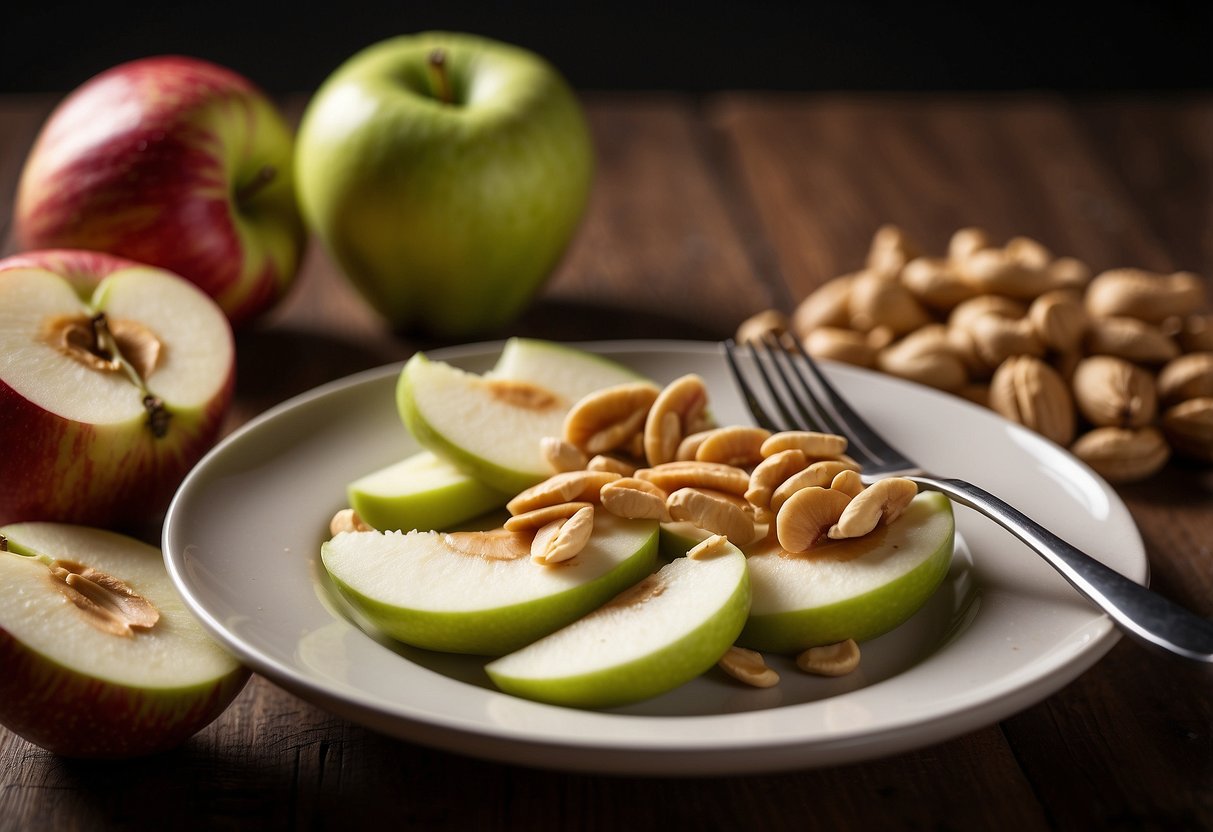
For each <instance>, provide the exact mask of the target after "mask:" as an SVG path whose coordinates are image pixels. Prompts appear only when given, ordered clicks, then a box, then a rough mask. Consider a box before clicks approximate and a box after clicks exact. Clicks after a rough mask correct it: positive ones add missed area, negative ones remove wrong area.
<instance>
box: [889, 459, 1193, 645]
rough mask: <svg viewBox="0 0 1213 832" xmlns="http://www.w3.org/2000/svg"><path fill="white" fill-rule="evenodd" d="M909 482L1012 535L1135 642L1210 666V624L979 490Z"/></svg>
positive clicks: (927, 480)
mask: <svg viewBox="0 0 1213 832" xmlns="http://www.w3.org/2000/svg"><path fill="white" fill-rule="evenodd" d="M907 478H908V479H911V480H913V481H914V482H916V483H918V485H919V487H921V488H925V489H928V490H930V491H939V492H942V493H944V494H946V495H948V496H949V497H951V498H952V499H953V500H955V501H956V502H958V503H960V504H961V505H964V506H968V507H969V508H971V509H974V510H976V511H978V512H980V513H981V514H984V515H985V516H986V517H989V518H990V519H991V520H993V521H994V522H995V523H997V524H998V525H1000V526H1002V527H1003V528H1004V529H1006V530H1007V531H1009V532H1010V533H1011V534H1013V535H1015V536H1016V537H1017V538H1019V539H1020V540H1022V541H1023V542H1024V543H1026V544H1027V545H1028V546H1029V547H1030V548H1031V549H1032V550H1033V551H1034V552H1036V554H1038V555H1040V556H1041V557H1042V558H1044V559H1045V560H1046V561H1048V562H1049V564H1050V565H1051V566H1052V567H1053V568H1054V569H1056V570H1057V571H1058V572H1060V573H1061V574H1062V577H1064V578H1065V579H1066V580H1067V581H1069V582H1070V583H1071V584H1072V585H1073V586H1074V588H1075V589H1077V590H1078V591H1079V592H1080V593H1082V594H1083V595H1085V596H1086V597H1087V598H1088V599H1090V600H1091V601H1093V602H1094V603H1095V605H1096V606H1098V607H1099V608H1100V609H1102V610H1103V611H1104V612H1106V613H1107V614H1108V616H1109V617H1110V618H1111V619H1112V620H1113V621H1115V622H1116V624H1117V626H1119V627H1120V628H1121V630H1123V631H1124V632H1125V633H1127V634H1128V635H1129V636H1131V637H1133V638H1134V639H1136V640H1137V641H1140V642H1142V643H1143V644H1146V645H1148V646H1151V647H1155V648H1160V649H1162V650H1164V651H1167V652H1169V653H1173V654H1175V655H1178V656H1182V657H1184V658H1187V659H1193V660H1195V661H1200V662H1213V622H1210V621H1207V620H1205V619H1203V618H1201V617H1199V616H1197V615H1194V614H1192V613H1190V612H1188V611H1187V610H1185V609H1184V608H1183V607H1180V606H1179V605H1177V604H1174V603H1172V602H1171V601H1168V600H1167V599H1166V598H1164V597H1162V596H1161V595H1159V594H1158V593H1155V592H1151V591H1150V590H1148V589H1146V588H1145V587H1144V586H1141V585H1140V584H1137V583H1135V582H1134V581H1131V580H1129V579H1128V578H1126V577H1124V576H1123V575H1121V574H1120V573H1119V572H1116V571H1114V570H1112V569H1109V568H1108V567H1107V566H1104V565H1103V564H1102V563H1100V562H1099V561H1097V560H1095V559H1094V558H1092V557H1091V556H1090V555H1088V554H1086V553H1085V552H1083V551H1081V550H1080V549H1078V548H1076V547H1074V546H1072V545H1070V544H1069V543H1067V542H1066V541H1064V540H1062V539H1061V538H1060V537H1058V536H1057V535H1055V534H1053V533H1052V532H1051V531H1049V530H1048V529H1046V528H1044V527H1043V526H1041V525H1040V524H1039V523H1037V522H1036V521H1035V520H1033V519H1032V518H1030V517H1028V516H1027V515H1026V514H1024V513H1023V512H1022V511H1020V510H1019V509H1017V508H1015V507H1014V506H1012V505H1010V504H1009V503H1007V502H1005V501H1004V500H1002V499H1000V498H998V497H995V496H994V495H993V494H991V493H990V492H988V491H986V490H985V489H983V488H979V487H978V486H976V485H973V484H972V483H969V482H965V481H964V480H957V479H938V478H935V477H931V476H909V477H907Z"/></svg>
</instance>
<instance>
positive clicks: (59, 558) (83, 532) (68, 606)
mask: <svg viewBox="0 0 1213 832" xmlns="http://www.w3.org/2000/svg"><path fill="white" fill-rule="evenodd" d="M0 540H2V541H4V542H3V544H2V545H0V667H3V668H4V672H3V673H0V723H3V724H4V725H5V726H6V727H8V728H9V729H10V730H12V731H13V732H14V733H16V734H18V735H20V736H21V737H24V738H25V739H27V740H29V741H30V742H32V743H35V744H36V745H39V746H41V747H43V748H45V749H47V750H49V751H52V752H54V753H56V754H61V755H64V756H70V757H130V756H136V755H142V754H151V753H155V752H158V751H164V750H167V749H170V748H173V747H175V746H177V745H180V744H181V743H182V742H184V741H185V740H186V739H188V738H189V737H191V736H193V735H194V734H195V733H197V732H198V731H200V730H201V729H202V728H203V727H205V726H206V725H208V724H209V723H210V722H211V721H213V720H214V719H215V718H216V717H218V716H219V714H221V713H222V712H223V711H224V710H225V709H226V708H227V706H228V705H229V704H230V703H231V701H232V700H233V699H234V698H235V697H236V695H237V694H238V693H239V692H240V690H241V689H242V688H243V687H244V684H245V682H246V681H247V680H248V676H249V674H248V671H247V670H246V669H244V668H243V667H242V666H240V665H239V664H238V663H237V662H236V660H235V659H233V658H232V657H231V656H230V655H228V654H227V653H226V652H224V651H223V650H222V649H221V648H220V647H219V646H218V645H217V644H215V642H213V641H212V640H211V639H210V638H209V637H208V636H207V635H206V633H205V632H204V631H203V629H202V627H201V625H200V624H198V622H197V621H196V620H195V619H194V618H193V616H192V615H191V614H190V613H189V610H188V609H187V607H186V606H185V603H184V601H182V599H181V598H180V596H179V595H178V594H177V592H176V591H175V589H174V588H173V585H172V582H171V580H170V579H169V576H168V573H167V572H166V571H165V569H164V563H163V560H162V558H161V554H160V551H159V550H158V549H155V548H153V547H151V546H148V545H146V544H144V543H140V542H139V541H137V540H134V539H132V538H128V537H123V536H121V535H118V534H114V533H112V532H107V531H102V530H99V529H91V528H86V527H82V526H70V525H64V524H57V523H19V524H13V525H8V526H4V527H0ZM68 576H71V577H70V580H72V583H73V585H71V586H69V584H68V583H67V581H66V580H65V579H66V578H68ZM102 576H109V579H107V578H104V577H102ZM80 578H84V579H85V580H84V581H81V580H79V579H80ZM112 579H116V580H117V581H118V582H120V584H121V586H122V587H124V588H125V589H124V590H123V591H117V590H115V587H114V585H113V583H112ZM128 592H129V593H131V594H132V595H134V596H135V597H136V598H138V599H140V602H141V603H138V604H136V603H135V602H134V601H132V599H131V597H130V596H129V595H127V594H126V593H128ZM81 598H83V599H84V600H81ZM149 610H151V612H149ZM115 611H118V612H115ZM132 622H134V623H132Z"/></svg>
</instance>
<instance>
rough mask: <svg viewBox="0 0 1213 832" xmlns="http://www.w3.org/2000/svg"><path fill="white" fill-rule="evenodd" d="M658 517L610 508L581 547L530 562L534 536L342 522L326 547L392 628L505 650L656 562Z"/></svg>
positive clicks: (380, 621)
mask: <svg viewBox="0 0 1213 832" xmlns="http://www.w3.org/2000/svg"><path fill="white" fill-rule="evenodd" d="M656 554H657V523H656V522H655V521H648V520H623V519H620V518H618V517H613V516H611V515H609V514H607V513H606V512H599V513H598V515H597V516H596V517H595V521H594V531H593V534H592V535H591V537H590V539H589V542H588V543H587V544H586V546H585V548H584V549H582V550H581V551H580V552H579V553H578V554H577V555H576V556H575V557H573V558H572V559H570V560H567V561H563V562H561V563H559V564H555V565H551V566H545V565H540V564H537V563H534V562H532V559H531V551H530V537H529V535H524V534H515V533H510V532H506V531H505V530H503V529H499V530H496V531H493V532H487V533H483V532H481V533H477V532H458V533H453V534H447V533H442V532H417V531H413V532H409V533H407V534H405V533H401V532H387V533H382V532H343V533H341V534H338V535H337V536H336V537H334V538H333V539H332V540H330V541H328V542H327V543H325V544H324V545H323V546H322V547H321V559H322V560H323V562H324V566H325V569H327V570H328V573H329V575H330V576H332V578H333V581H334V582H335V583H336V585H337V588H338V589H339V590H340V591H341V593H342V594H343V595H344V596H345V597H346V598H347V599H348V600H349V601H350V603H351V604H353V605H354V606H355V607H356V608H357V609H358V610H359V611H360V612H361V613H362V614H364V615H365V616H366V617H367V618H368V619H369V620H370V621H371V622H372V623H373V624H374V625H375V626H376V627H378V628H379V629H380V630H382V631H383V632H384V633H385V634H387V635H389V636H391V637H392V638H395V639H398V640H400V641H403V642H405V643H406V644H411V645H413V646H415V647H424V648H428V649H431V650H442V651H446V652H450V653H472V654H478V655H489V656H499V655H501V654H503V653H508V652H509V651H511V650H516V649H517V648H519V647H521V646H522V645H524V644H528V643H529V642H532V641H534V640H536V639H538V638H541V637H542V636H544V635H546V634H548V633H550V632H552V631H553V630H557V629H559V628H560V627H563V626H565V625H566V624H568V623H570V622H572V621H575V620H576V619H577V618H579V617H581V616H583V615H585V614H586V613H588V612H589V611H591V610H593V609H594V608H595V607H597V606H599V605H600V604H602V603H604V602H606V601H607V600H609V599H610V598H611V597H613V596H614V595H616V594H617V593H619V592H620V591H621V590H623V589H624V588H625V587H628V586H631V585H632V584H634V583H636V582H637V581H640V580H641V579H642V578H644V576H646V575H648V574H649V573H650V572H651V571H652V570H653V568H654V564H655V561H656Z"/></svg>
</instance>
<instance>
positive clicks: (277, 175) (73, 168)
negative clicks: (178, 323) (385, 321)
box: [14, 56, 306, 325]
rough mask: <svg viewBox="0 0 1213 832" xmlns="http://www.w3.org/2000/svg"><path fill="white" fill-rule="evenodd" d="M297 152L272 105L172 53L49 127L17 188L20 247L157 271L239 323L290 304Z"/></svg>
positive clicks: (129, 71) (299, 248)
mask: <svg viewBox="0 0 1213 832" xmlns="http://www.w3.org/2000/svg"><path fill="white" fill-rule="evenodd" d="M293 147H294V140H293V137H292V134H291V131H290V128H289V127H288V126H287V124H286V123H285V121H284V120H283V119H282V117H281V115H280V114H279V113H278V111H277V110H276V109H275V107H274V106H273V104H272V103H271V102H270V101H269V99H268V98H266V96H265V95H264V93H262V92H261V91H260V90H258V89H257V88H256V87H255V86H253V84H252V83H251V82H250V81H248V79H246V78H243V77H241V76H240V75H238V74H236V73H234V72H232V71H230V70H228V69H225V68H223V67H220V66H216V65H214V64H211V63H208V62H206V61H201V60H197V59H194V58H185V57H174V56H166V57H155V58H145V59H142V60H137V61H132V62H130V63H126V64H122V65H121V66H117V67H114V68H112V69H110V70H107V71H106V72H103V73H101V74H100V75H98V76H96V77H94V78H92V79H91V80H89V81H87V82H86V83H84V84H83V85H82V86H80V87H79V88H77V89H76V90H75V91H74V92H72V93H71V94H70V95H68V97H67V98H66V99H65V100H64V101H63V102H62V103H61V104H60V105H59V106H58V107H57V108H56V109H55V111H54V112H53V113H52V114H51V116H50V118H49V119H48V120H47V122H46V124H45V126H44V127H43V129H42V131H41V133H40V134H39V136H38V138H37V140H36V141H35V143H34V146H33V148H32V150H31V151H30V155H29V158H28V159H27V160H26V163H25V167H24V169H23V171H22V174H21V180H20V183H19V186H18V192H17V202H16V207H15V210H14V227H15V230H16V238H17V240H18V244H19V246H20V247H21V248H29V249H35V248H59V247H70V248H83V249H92V250H97V251H104V252H108V253H111V254H115V255H119V256H122V257H127V258H130V259H132V260H136V261H139V262H142V263H148V264H150V265H155V266H160V267H162V268H165V269H167V270H169V271H172V272H174V273H176V274H180V275H182V276H184V277H186V278H187V279H189V280H191V281H193V282H194V283H196V284H197V285H198V286H199V287H201V288H202V289H203V290H204V291H205V292H206V293H207V294H209V295H210V296H211V297H213V298H214V299H215V300H216V301H217V302H218V303H219V305H220V306H221V307H222V308H223V310H224V311H225V312H226V313H227V315H228V316H229V317H230V319H231V320H232V322H233V324H235V325H239V324H242V323H244V322H246V321H248V320H250V319H251V318H252V317H254V316H255V315H257V314H259V313H261V312H262V311H264V310H265V309H267V308H269V306H270V305H271V304H273V303H274V302H275V301H276V300H277V299H278V298H279V297H280V296H281V295H282V294H283V292H284V291H285V289H286V287H287V286H288V284H289V283H290V282H291V281H292V279H293V278H294V275H295V272H296V270H297V269H298V266H299V262H300V258H301V256H302V253H303V248H304V245H305V243H306V231H305V228H304V225H303V220H302V218H301V217H300V214H299V210H298V208H297V207H296V204H295V189H294V173H293V152H294V151H293Z"/></svg>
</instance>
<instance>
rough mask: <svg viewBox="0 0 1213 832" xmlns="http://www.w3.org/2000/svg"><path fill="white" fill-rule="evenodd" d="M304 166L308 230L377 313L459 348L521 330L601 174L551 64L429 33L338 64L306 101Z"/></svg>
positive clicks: (299, 170) (300, 152)
mask: <svg viewBox="0 0 1213 832" xmlns="http://www.w3.org/2000/svg"><path fill="white" fill-rule="evenodd" d="M435 50H441V51H442V53H443V54H444V55H445V64H444V66H445V72H446V76H447V78H448V81H449V90H450V99H451V100H450V102H449V103H448V102H446V101H444V100H442V98H441V94H440V92H439V90H438V88H437V86H436V84H435V81H434V75H433V74H432V70H431V67H430V63H429V62H430V56H431V55H432V54H433V53H434V52H435ZM296 165H297V167H296V177H297V180H298V183H299V198H300V204H301V207H302V210H303V214H304V218H305V220H306V221H307V223H308V225H309V226H310V227H311V228H312V229H313V230H314V231H315V232H316V234H317V236H318V237H319V238H320V240H321V241H322V243H323V244H324V246H325V247H326V248H327V249H328V251H329V252H330V253H331V254H332V256H333V257H334V259H335V260H336V261H337V262H338V263H339V264H340V265H341V267H342V269H343V270H344V271H345V273H346V274H347V275H348V277H349V278H350V280H351V281H352V282H353V284H354V286H355V287H357V289H358V290H359V291H360V292H361V293H362V294H363V295H364V296H365V297H366V299H367V300H368V302H369V303H370V304H371V305H372V306H373V307H374V308H375V309H376V310H378V311H379V312H380V313H381V314H382V315H383V316H384V317H385V318H387V319H388V321H389V322H391V323H392V324H393V325H394V326H395V327H396V328H397V329H401V330H404V329H417V330H422V331H427V332H430V333H432V334H435V335H439V336H443V337H446V338H460V337H464V336H467V335H470V334H473V333H477V332H484V331H488V330H491V329H494V328H498V327H500V326H501V325H503V324H505V323H507V322H508V321H510V320H512V319H513V318H514V317H515V316H516V315H517V314H518V313H519V312H520V311H521V309H522V308H523V307H524V306H525V304H526V303H527V302H528V301H529V299H530V298H531V297H532V295H533V294H534V293H535V292H536V291H537V290H538V288H539V287H540V285H541V284H542V283H543V281H544V280H545V279H546V278H547V277H548V275H549V274H550V273H551V272H552V270H553V269H554V267H555V265H556V263H557V262H558V260H559V258H560V256H561V255H562V254H563V252H564V250H565V248H566V246H567V245H568V243H569V241H570V239H571V238H572V236H573V233H574V231H575V230H576V228H577V225H578V223H579V221H580V218H581V216H582V213H583V212H584V209H585V205H586V202H587V199H588V196H589V191H590V186H591V181H592V178H593V167H594V161H593V148H592V146H591V142H590V136H589V131H588V129H587V126H586V122H585V118H584V116H583V114H582V111H581V107H580V105H579V103H578V101H577V99H576V97H575V96H574V94H573V93H572V91H571V90H570V89H569V87H568V85H567V84H566V83H565V81H564V80H563V79H562V78H561V76H560V75H559V74H558V73H557V72H556V70H554V69H553V68H552V67H551V66H550V65H549V64H548V63H547V62H545V61H544V60H543V59H542V58H540V57H538V56H536V55H534V54H532V53H530V52H527V51H525V50H523V49H519V48H517V47H514V46H509V45H507V44H503V43H498V42H494V41H491V40H487V39H484V38H480V37H475V36H472V35H465V34H452V33H442V32H431V33H423V34H416V35H407V36H401V37H397V38H393V39H390V40H386V41H383V42H381V43H378V44H375V45H373V46H370V47H368V48H367V49H365V50H363V51H361V52H359V53H358V54H356V55H354V56H353V57H351V58H350V59H349V60H347V61H346V62H345V63H344V64H343V65H342V66H340V67H339V68H338V69H337V70H336V71H335V72H334V73H333V74H332V75H331V76H330V77H329V78H328V80H326V81H325V82H324V84H323V85H322V86H321V87H320V89H319V90H318V91H317V92H316V94H315V96H314V97H313V98H312V100H311V102H310V103H309V104H308V107H307V109H306V112H305V113H304V116H303V120H302V122H301V124H300V128H299V133H298V149H297V155H296Z"/></svg>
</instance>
